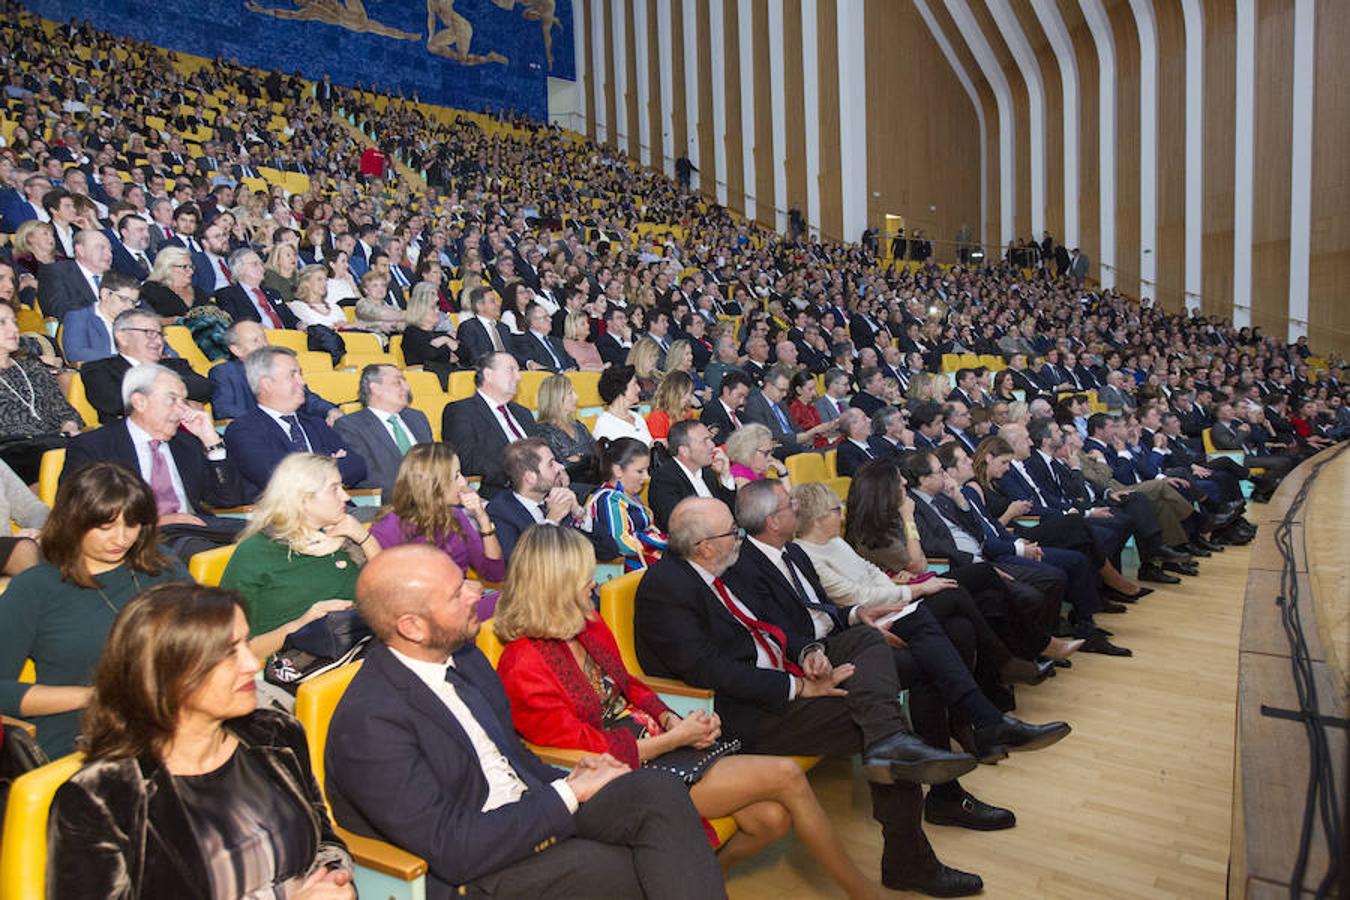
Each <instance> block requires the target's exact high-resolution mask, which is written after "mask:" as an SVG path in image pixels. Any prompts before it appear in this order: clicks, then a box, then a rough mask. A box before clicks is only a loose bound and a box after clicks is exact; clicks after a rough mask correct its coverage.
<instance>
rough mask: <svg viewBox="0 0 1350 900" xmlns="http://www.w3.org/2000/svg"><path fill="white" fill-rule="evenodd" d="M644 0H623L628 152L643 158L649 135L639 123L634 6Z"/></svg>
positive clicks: (631, 156)
mask: <svg viewBox="0 0 1350 900" xmlns="http://www.w3.org/2000/svg"><path fill="white" fill-rule="evenodd" d="M641 2H642V0H623V3H624V19H623V26H624V32H625V38H626V39H627V42H628V43H627V46H626V47H625V52H624V55H623V62H624V71H625V73H626V74H625V75H624V78H625V79H626V80H625V88H624V96H623V103H624V109H625V112H624V115H626V116H627V117H628V119H627V121H628V146H627V148H626V149H627V152H628V155H629V157H630V158H632V159H637V160H640V159H642V144H643V143H644V142H645V141H646V140H647V136H646V135H645V134H642V129H641V127H639V125H638V121H639V120H638V75H637V71H638V70H637V65H638V60H637V23H636V22H634V21H633V6H634V5H635V4H636V3H641Z"/></svg>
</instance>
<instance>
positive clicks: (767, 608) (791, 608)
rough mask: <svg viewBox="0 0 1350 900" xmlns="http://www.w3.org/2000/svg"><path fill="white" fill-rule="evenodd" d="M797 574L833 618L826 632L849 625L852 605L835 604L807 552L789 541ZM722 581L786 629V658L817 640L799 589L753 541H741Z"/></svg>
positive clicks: (758, 612) (759, 615) (758, 613)
mask: <svg viewBox="0 0 1350 900" xmlns="http://www.w3.org/2000/svg"><path fill="white" fill-rule="evenodd" d="M784 549H785V550H786V551H787V554H788V557H789V558H790V559H791V560H792V565H793V568H795V569H796V570H797V574H798V577H800V578H802V579H803V580H804V583H805V584H806V585H807V586H809V587H810V588H811V590H812V591H813V592H814V593H815V595H816V599H817V600H819V601H820V602H821V603H822V604H823V605H825V606H826V607H827V608H826V609H824V610H822V612H825V613H826V614H827V615H828V616H829V617H830V620H831V626H830V630H829V631H828V632H826V634H827V635H829V634H833V633H834V632H836V631H843V630H844V629H845V628H848V627H849V626H848V619H849V613H850V611H851V610H852V609H853V607H852V606H836V605H835V604H834V603H831V602H830V598H829V595H828V594H826V593H825V588H824V587H822V586H821V583H820V577H819V576H818V575H816V567H815V566H813V565H812V564H811V559H810V557H808V556H807V555H806V551H805V550H803V549H802V548H801V547H798V546H797V545H796V544H794V543H792V542H791V541H789V542H788V543H787V544H785V545H784ZM722 580H723V581H724V582H726V585H727V587H729V588H730V589H731V591H732V593H734V594H735V595H736V596H737V597H738V598H740V599H741V601H742V602H744V603H745V605H746V606H748V607H750V609H751V611H752V612H754V613H755V615H756V617H757V618H759V619H761V620H763V621H766V622H772V623H773V624H775V625H777V626H778V627H779V628H781V629H783V634H784V636H785V637H786V638H787V658H788V659H790V660H793V661H796V660H797V659H798V657H799V656H800V654H801V652H802V650H803V649H805V647H806V645H807V644H811V643H814V642H815V641H816V640H817V638H816V623H815V621H814V620H813V619H812V618H811V614H810V613H809V612H808V611H807V607H806V606H805V604H803V602H802V601H801V600H800V599H798V597H797V590H796V588H795V587H793V585H792V582H790V581H788V579H787V576H785V575H784V574H783V573H782V572H781V571H779V569H778V567H777V566H776V565H774V564H773V562H772V561H770V559H769V558H768V557H767V556H765V555H764V553H763V551H761V550H760V549H759V548H758V547H756V546H755V545H754V544H752V543H750V542H749V541H745V542H744V543H743V544H741V552H740V556H739V557H738V558H737V560H736V564H735V565H733V566H732V567H731V568H730V569H728V570H727V571H726V573H725V574H724V575H723V576H722Z"/></svg>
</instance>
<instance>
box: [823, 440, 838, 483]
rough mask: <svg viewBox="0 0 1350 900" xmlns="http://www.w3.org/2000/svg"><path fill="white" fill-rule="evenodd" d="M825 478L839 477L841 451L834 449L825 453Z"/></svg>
mask: <svg viewBox="0 0 1350 900" xmlns="http://www.w3.org/2000/svg"><path fill="white" fill-rule="evenodd" d="M825 477H826V478H838V477H839V451H838V450H837V449H836V448H834V447H831V448H830V449H829V450H826V451H825Z"/></svg>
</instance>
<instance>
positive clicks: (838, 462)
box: [834, 438, 882, 478]
mask: <svg viewBox="0 0 1350 900" xmlns="http://www.w3.org/2000/svg"><path fill="white" fill-rule="evenodd" d="M869 454H870V455H869ZM881 458H882V454H881V453H879V452H877V448H876V447H874V446H872V441H871V440H870V439H869V440H868V442H867V449H866V450H863V449H862V448H861V447H859V446H858V445H857V444H855V443H853V441H852V440H850V439H848V438H845V439H844V440H842V441H840V442H839V447H838V449H837V450H836V452H835V456H834V469H835V471H836V472H838V473H839V474H840V475H842V476H845V477H848V478H852V477H853V473H855V472H857V471H858V470H859V469H860V468H862V466H863V463H865V462H868V461H869V460H873V459H881Z"/></svg>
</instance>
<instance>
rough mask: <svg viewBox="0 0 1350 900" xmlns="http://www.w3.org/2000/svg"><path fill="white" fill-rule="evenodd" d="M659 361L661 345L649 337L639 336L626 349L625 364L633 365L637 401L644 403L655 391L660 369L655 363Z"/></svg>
mask: <svg viewBox="0 0 1350 900" xmlns="http://www.w3.org/2000/svg"><path fill="white" fill-rule="evenodd" d="M660 361H661V345H660V344H658V343H657V342H656V341H654V340H653V339H651V338H649V337H644V338H639V339H638V341H637V343H635V344H634V345H633V347H632V349H630V350H629V351H628V359H627V360H626V364H627V365H630V366H632V367H633V376H634V377H635V378H637V383H638V402H639V403H645V402H646V401H648V400H650V399H652V395H653V394H655V393H656V385H657V383H658V382H659V380H660V378H661V370H660V369H658V368H657V367H656V364H657V363H658V362H660Z"/></svg>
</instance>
